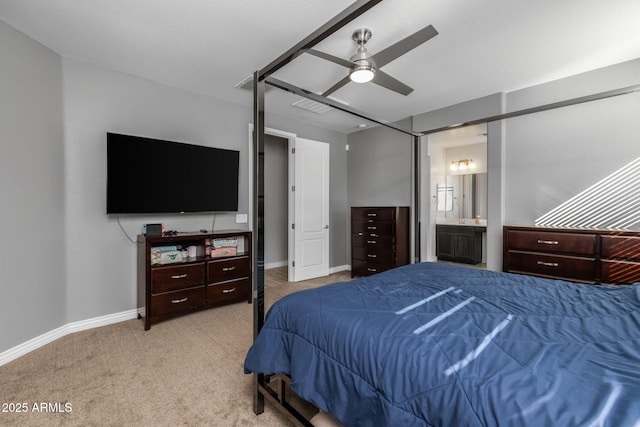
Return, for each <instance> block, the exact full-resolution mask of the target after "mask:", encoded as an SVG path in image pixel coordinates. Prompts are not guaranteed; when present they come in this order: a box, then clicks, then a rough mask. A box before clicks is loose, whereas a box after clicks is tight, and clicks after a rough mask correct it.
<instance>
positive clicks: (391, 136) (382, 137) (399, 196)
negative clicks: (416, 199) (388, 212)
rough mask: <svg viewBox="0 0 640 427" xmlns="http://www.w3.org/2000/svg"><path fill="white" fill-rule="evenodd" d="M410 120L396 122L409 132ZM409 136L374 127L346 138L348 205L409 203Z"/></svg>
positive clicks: (402, 204)
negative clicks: (347, 149) (347, 145)
mask: <svg viewBox="0 0 640 427" xmlns="http://www.w3.org/2000/svg"><path fill="white" fill-rule="evenodd" d="M410 123H411V122H410V119H407V120H404V121H402V122H400V123H398V126H399V127H401V128H407V129H410ZM412 145H413V138H412V137H411V136H410V135H406V134H404V133H401V132H398V131H395V130H393V129H389V128H386V127H382V126H378V127H375V128H373V129H369V130H365V131H360V132H356V133H352V134H350V135H349V151H348V156H347V157H348V161H347V170H348V171H349V178H348V181H347V187H348V204H349V206H409V205H410V204H411V196H412V195H411V181H412V178H411V147H412Z"/></svg>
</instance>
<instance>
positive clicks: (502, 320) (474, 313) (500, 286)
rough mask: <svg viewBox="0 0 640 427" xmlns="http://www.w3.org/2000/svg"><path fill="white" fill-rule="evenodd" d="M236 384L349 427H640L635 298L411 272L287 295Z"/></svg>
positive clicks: (639, 317) (605, 289) (425, 267)
mask: <svg viewBox="0 0 640 427" xmlns="http://www.w3.org/2000/svg"><path fill="white" fill-rule="evenodd" d="M244 369H245V373H250V372H254V373H266V374H280V373H284V374H288V375H289V376H290V377H291V380H292V381H291V387H292V389H293V391H295V392H296V394H298V395H300V396H301V397H303V398H304V399H306V400H308V401H310V402H313V403H314V404H316V405H317V406H318V407H320V408H322V409H324V410H326V411H327V412H329V413H331V414H332V415H333V416H334V418H336V419H337V420H338V421H340V422H341V423H343V424H344V425H347V426H448V427H461V426H536V427H537V426H552V425H553V426H594V427H595V426H615V427H622V426H634V427H638V426H640V284H637V285H632V286H618V287H614V286H591V285H581V284H573V283H569V282H563V281H554V280H547V279H540V278H534V277H529V276H523V275H515V274H508V273H498V272H492V271H485V270H478V269H473V268H466V267H458V266H451V265H444V264H437V263H421V264H413V265H409V266H406V267H401V268H398V269H395V270H390V271H388V272H385V273H381V274H378V275H375V276H371V277H367V278H361V279H358V280H354V281H351V282H345V283H336V284H333V285H327V286H324V287H321V288H317V289H311V290H306V291H301V292H297V293H294V294H291V295H288V296H286V297H284V298H282V299H281V300H279V301H278V302H276V304H274V305H273V307H272V308H271V309H270V310H269V312H268V314H267V316H266V321H265V325H264V327H263V329H262V331H261V332H260V334H259V336H258V338H257V340H256V342H255V343H254V344H253V346H252V347H251V348H250V349H249V352H248V354H247V357H246V360H245V368H244Z"/></svg>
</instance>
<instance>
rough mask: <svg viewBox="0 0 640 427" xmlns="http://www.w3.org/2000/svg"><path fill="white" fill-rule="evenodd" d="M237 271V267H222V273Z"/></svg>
mask: <svg viewBox="0 0 640 427" xmlns="http://www.w3.org/2000/svg"><path fill="white" fill-rule="evenodd" d="M235 269H236V266H235V265H234V266H233V267H222V271H233V270H235Z"/></svg>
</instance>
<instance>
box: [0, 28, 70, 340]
mask: <svg viewBox="0 0 640 427" xmlns="http://www.w3.org/2000/svg"><path fill="white" fill-rule="evenodd" d="M0 94H1V95H0V181H1V182H2V185H0V200H2V209H0V224H2V244H0V277H1V279H0V287H1V288H2V297H1V298H0V352H2V351H3V350H6V349H8V348H11V347H13V346H15V345H17V344H19V343H21V342H23V341H25V339H27V338H31V337H34V336H37V335H40V334H43V333H45V332H48V331H49V330H51V329H52V326H53V327H55V326H58V325H60V324H62V323H64V321H65V317H66V304H65V294H66V289H65V247H66V243H65V238H64V237H65V231H64V228H65V221H64V200H65V191H64V173H65V163H64V156H63V128H62V67H61V61H60V57H59V56H58V55H57V54H55V53H54V52H52V51H50V50H49V49H47V48H45V47H43V46H42V45H40V44H38V43H36V42H34V41H33V40H31V39H29V38H27V37H26V36H24V35H23V34H21V33H19V32H17V31H16V30H14V29H13V28H11V27H9V26H8V25H6V24H4V23H3V22H1V21H0Z"/></svg>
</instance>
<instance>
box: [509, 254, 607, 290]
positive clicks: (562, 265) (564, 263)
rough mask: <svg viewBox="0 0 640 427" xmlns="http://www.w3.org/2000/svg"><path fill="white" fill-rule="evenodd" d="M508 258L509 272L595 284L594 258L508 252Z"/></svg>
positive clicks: (595, 264)
mask: <svg viewBox="0 0 640 427" xmlns="http://www.w3.org/2000/svg"><path fill="white" fill-rule="evenodd" d="M508 257H509V271H510V272H515V273H528V274H533V275H536V276H545V277H553V278H559V279H562V278H570V279H572V280H578V281H583V282H589V283H595V281H596V277H597V262H596V259H595V258H586V257H571V256H564V255H550V254H544V253H539V252H538V253H535V252H521V251H509V253H508Z"/></svg>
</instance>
